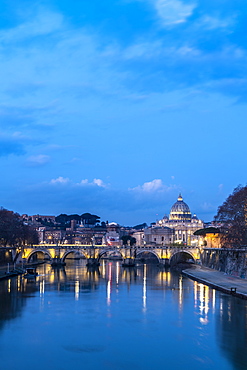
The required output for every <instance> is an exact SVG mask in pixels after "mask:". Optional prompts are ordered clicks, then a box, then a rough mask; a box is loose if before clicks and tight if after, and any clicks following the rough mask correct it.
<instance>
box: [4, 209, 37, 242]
mask: <svg viewBox="0 0 247 370" xmlns="http://www.w3.org/2000/svg"><path fill="white" fill-rule="evenodd" d="M38 243H39V238H38V233H37V231H36V230H35V229H33V228H31V227H30V226H28V225H25V224H24V223H23V221H22V219H21V217H20V215H19V214H18V213H15V212H12V211H8V210H7V209H4V208H1V209H0V245H1V246H2V247H6V246H11V247H12V246H14V245H18V246H21V245H25V244H29V245H30V244H38Z"/></svg>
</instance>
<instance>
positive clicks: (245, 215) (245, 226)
mask: <svg viewBox="0 0 247 370" xmlns="http://www.w3.org/2000/svg"><path fill="white" fill-rule="evenodd" d="M215 221H216V222H218V223H219V224H220V225H219V226H220V229H221V232H222V237H221V239H222V246H223V247H226V248H240V247H242V246H247V186H244V187H243V186H241V185H239V186H238V187H237V188H235V189H234V190H233V193H232V194H231V195H229V197H228V198H227V199H226V200H225V202H224V203H223V204H222V205H221V206H220V207H219V208H218V212H217V215H216V216H215Z"/></svg>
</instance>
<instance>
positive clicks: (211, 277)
mask: <svg viewBox="0 0 247 370" xmlns="http://www.w3.org/2000/svg"><path fill="white" fill-rule="evenodd" d="M182 273H183V275H185V276H187V277H189V278H191V279H193V280H196V281H199V282H200V283H203V284H205V285H208V286H210V287H212V288H215V289H217V290H221V291H222V292H224V293H228V294H231V295H233V296H235V297H239V298H243V299H247V281H246V280H245V279H241V278H237V277H234V276H231V275H228V274H226V273H224V272H220V271H217V270H213V269H211V268H208V267H203V266H194V267H193V268H189V269H186V270H183V271H182Z"/></svg>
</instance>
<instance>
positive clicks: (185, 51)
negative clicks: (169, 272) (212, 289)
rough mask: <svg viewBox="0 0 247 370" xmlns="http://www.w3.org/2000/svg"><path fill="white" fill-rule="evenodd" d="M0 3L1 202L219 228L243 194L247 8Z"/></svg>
mask: <svg viewBox="0 0 247 370" xmlns="http://www.w3.org/2000/svg"><path fill="white" fill-rule="evenodd" d="M0 4H1V23H0V25H1V28H0V76H1V89H0V94H1V95H0V122H1V126H0V163H1V182H0V199H1V202H0V205H1V206H3V207H4V208H7V209H10V210H13V211H15V212H18V213H20V214H22V213H28V214H29V215H32V214H37V213H39V214H41V215H58V214H60V213H67V214H72V213H78V214H82V213H85V212H90V213H94V214H97V215H98V216H100V217H101V220H102V221H106V220H108V221H109V222H111V221H115V222H118V223H120V224H122V225H125V226H128V225H136V224H139V223H143V222H147V223H148V224H149V223H150V222H152V221H155V220H156V219H160V218H162V217H163V216H164V214H165V213H166V214H168V213H169V211H170V208H171V206H172V204H173V203H174V202H175V201H176V200H177V197H178V194H179V193H180V192H181V193H182V195H183V198H184V200H185V202H186V203H187V204H188V205H189V207H190V209H191V212H192V213H196V214H197V216H198V217H199V218H201V219H203V220H204V221H211V220H212V219H213V216H214V215H215V214H216V212H217V208H218V206H219V205H221V204H222V202H223V201H224V200H225V199H226V197H227V196H228V195H229V194H230V193H232V191H233V189H234V188H235V187H236V186H237V185H239V184H242V185H246V167H247V161H246V157H247V156H246V152H247V145H246V137H247V125H246V119H247V37H246V35H247V3H246V1H244V0H235V1H232V0H224V1H223V0H207V1H206V0H191V1H188V0H104V1H100V0H74V1H71V0H70V1H69V0H43V1H42V0H41V1H34V0H32V1H31V0H0Z"/></svg>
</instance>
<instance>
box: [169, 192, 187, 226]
mask: <svg viewBox="0 0 247 370" xmlns="http://www.w3.org/2000/svg"><path fill="white" fill-rule="evenodd" d="M169 220H173V221H191V212H190V209H189V206H188V205H187V204H186V203H185V202H184V201H183V198H182V196H181V194H179V196H178V200H177V201H176V203H174V204H173V206H172V208H171V211H170V215H169Z"/></svg>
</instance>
